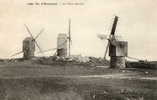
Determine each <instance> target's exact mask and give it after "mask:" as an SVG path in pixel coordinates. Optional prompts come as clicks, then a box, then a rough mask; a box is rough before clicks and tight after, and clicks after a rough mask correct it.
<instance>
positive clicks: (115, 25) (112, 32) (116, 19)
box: [104, 16, 118, 59]
mask: <svg viewBox="0 0 157 100" xmlns="http://www.w3.org/2000/svg"><path fill="white" fill-rule="evenodd" d="M117 22H118V16H115V18H114V22H113V25H112V29H111V33H110V36H109V39H108V40H109V41H110V40H111V38H112V37H114V35H115V31H116V27H117ZM109 41H108V43H107V47H106V50H105V55H104V59H106V55H107V52H108V49H109V45H110V43H109Z"/></svg>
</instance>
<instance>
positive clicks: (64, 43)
mask: <svg viewBox="0 0 157 100" xmlns="http://www.w3.org/2000/svg"><path fill="white" fill-rule="evenodd" d="M71 44H72V39H71V20H70V19H69V21H68V34H65V33H60V34H58V39H57V56H60V57H66V56H67V51H68V56H70V55H71ZM67 47H68V48H67Z"/></svg>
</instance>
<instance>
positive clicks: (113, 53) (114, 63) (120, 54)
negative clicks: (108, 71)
mask: <svg viewBox="0 0 157 100" xmlns="http://www.w3.org/2000/svg"><path fill="white" fill-rule="evenodd" d="M117 22H118V16H115V18H114V21H113V25H112V29H111V32H110V35H109V38H107V36H99V38H100V39H107V40H108V43H107V46H106V50H105V54H104V59H106V55H107V52H108V51H109V56H110V67H114V68H115V67H118V68H122V67H123V68H124V67H125V57H126V56H127V52H128V42H127V41H122V40H118V39H116V37H115V31H116V27H117Z"/></svg>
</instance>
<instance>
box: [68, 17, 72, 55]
mask: <svg viewBox="0 0 157 100" xmlns="http://www.w3.org/2000/svg"><path fill="white" fill-rule="evenodd" d="M68 35H69V37H68V40H69V56H70V54H71V43H72V40H71V19H69V30H68Z"/></svg>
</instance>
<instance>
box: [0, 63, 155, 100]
mask: <svg viewBox="0 0 157 100" xmlns="http://www.w3.org/2000/svg"><path fill="white" fill-rule="evenodd" d="M156 84H157V70H148V69H121V70H117V69H108V68H97V67H89V66H86V67H84V66H68V65H62V66H57V65H56V66H49V65H45V66H43V65H37V64H28V63H26V64H20V63H18V64H16V65H15V64H14V65H13V64H8V65H5V66H4V65H0V100H156V98H157V85H156Z"/></svg>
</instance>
